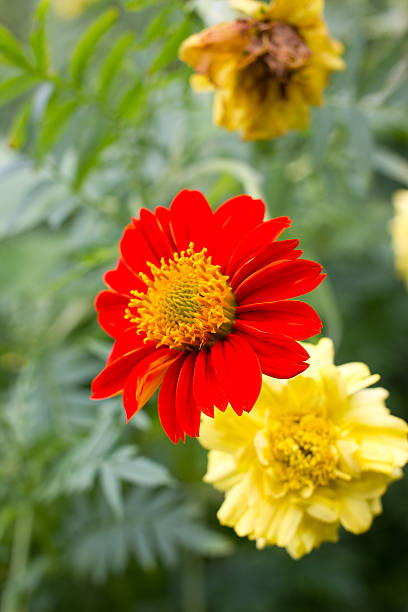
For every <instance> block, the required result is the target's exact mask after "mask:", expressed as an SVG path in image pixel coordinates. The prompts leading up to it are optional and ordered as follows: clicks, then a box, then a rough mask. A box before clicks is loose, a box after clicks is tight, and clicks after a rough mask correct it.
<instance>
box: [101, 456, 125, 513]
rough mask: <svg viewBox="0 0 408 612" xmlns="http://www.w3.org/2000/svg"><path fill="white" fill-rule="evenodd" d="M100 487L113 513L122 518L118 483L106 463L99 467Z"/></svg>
mask: <svg viewBox="0 0 408 612" xmlns="http://www.w3.org/2000/svg"><path fill="white" fill-rule="evenodd" d="M101 486H102V491H103V492H104V495H105V497H106V501H107V502H108V504H109V506H110V507H111V509H112V511H113V513H114V514H115V516H117V517H119V518H121V517H122V516H123V500H122V491H121V486H120V481H119V480H118V478H117V475H116V474H115V472H114V471H113V470H112V467H111V466H110V465H109V464H108V463H104V464H103V465H102V467H101Z"/></svg>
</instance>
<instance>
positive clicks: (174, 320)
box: [125, 242, 235, 349]
mask: <svg viewBox="0 0 408 612" xmlns="http://www.w3.org/2000/svg"><path fill="white" fill-rule="evenodd" d="M206 252H207V249H205V248H204V249H202V251H200V252H199V253H196V252H194V244H193V243H192V242H190V244H189V248H188V249H187V250H186V251H182V252H181V253H180V254H179V253H174V255H173V258H172V259H170V260H169V261H168V263H166V262H165V260H164V259H162V260H161V262H160V264H161V265H160V268H159V267H157V266H155V265H153V264H152V263H150V262H149V263H148V264H147V265H148V266H149V268H150V270H151V272H152V276H153V278H150V277H148V276H146V275H145V274H140V277H141V278H142V280H143V281H144V283H145V284H146V285H147V292H146V293H142V292H139V291H132V292H131V293H132V294H133V295H134V296H135V297H134V298H132V299H131V300H130V302H129V304H128V308H127V309H126V313H125V318H126V319H129V320H130V321H132V322H133V323H136V324H137V326H138V332H139V333H142V332H144V333H145V334H146V341H147V340H151V341H153V342H156V343H157V346H160V345H165V346H169V347H170V348H175V349H194V348H202V347H204V346H211V345H212V344H214V342H215V341H216V339H217V338H219V337H223V336H225V335H226V334H228V333H229V332H230V331H231V327H232V323H233V321H234V317H235V300H234V295H233V293H232V290H231V287H230V285H229V284H228V277H227V276H223V275H222V274H221V272H220V266H215V265H214V264H212V263H211V257H208V256H207V255H206Z"/></svg>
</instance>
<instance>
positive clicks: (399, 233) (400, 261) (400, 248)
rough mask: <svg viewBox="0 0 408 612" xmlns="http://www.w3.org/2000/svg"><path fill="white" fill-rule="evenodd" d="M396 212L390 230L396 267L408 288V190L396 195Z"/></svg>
mask: <svg viewBox="0 0 408 612" xmlns="http://www.w3.org/2000/svg"><path fill="white" fill-rule="evenodd" d="M394 210H395V215H394V218H393V220H392V222H391V228H390V229H391V236H392V246H393V249H394V255H395V267H396V270H397V272H398V274H399V276H401V278H402V279H403V280H404V281H405V284H406V286H407V288H408V189H401V190H400V191H397V192H396V193H395V194H394Z"/></svg>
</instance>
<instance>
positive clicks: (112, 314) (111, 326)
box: [95, 290, 134, 338]
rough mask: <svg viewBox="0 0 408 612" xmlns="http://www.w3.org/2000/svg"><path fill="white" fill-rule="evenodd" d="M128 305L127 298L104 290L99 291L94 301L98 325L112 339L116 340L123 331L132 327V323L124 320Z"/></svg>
mask: <svg viewBox="0 0 408 612" xmlns="http://www.w3.org/2000/svg"><path fill="white" fill-rule="evenodd" d="M128 303H129V298H127V297H124V296H123V295H119V293H116V292H114V291H106V290H105V291H101V293H100V294H99V295H98V296H97V298H96V300H95V308H96V310H97V311H98V322H99V325H100V326H101V327H102V329H103V330H104V331H105V332H106V333H107V334H109V335H110V336H113V338H117V337H118V336H119V335H120V334H123V332H124V331H126V330H128V329H131V328H132V327H134V324H133V323H130V322H129V321H128V319H125V311H126V308H127V306H128Z"/></svg>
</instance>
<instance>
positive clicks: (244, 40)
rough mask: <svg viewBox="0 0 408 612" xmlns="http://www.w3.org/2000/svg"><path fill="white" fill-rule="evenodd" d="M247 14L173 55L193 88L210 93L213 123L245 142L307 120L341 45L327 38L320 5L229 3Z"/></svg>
mask: <svg viewBox="0 0 408 612" xmlns="http://www.w3.org/2000/svg"><path fill="white" fill-rule="evenodd" d="M230 3H231V4H232V5H233V6H235V7H237V8H238V9H240V10H241V11H243V12H245V13H246V14H247V15H249V17H248V18H246V19H237V20H236V21H233V22H229V23H221V24H218V25H215V26H213V27H211V28H208V29H206V30H203V31H202V32H200V33H198V34H193V36H190V37H189V38H187V40H185V41H184V43H183V44H182V45H181V47H180V58H181V59H182V60H183V61H184V62H186V63H187V64H189V65H190V66H192V67H193V68H194V69H195V71H196V73H197V74H195V75H193V77H192V85H193V87H194V88H195V89H196V90H198V91H208V90H209V89H215V100H214V122H215V123H216V124H217V125H220V126H223V127H225V128H227V129H228V130H240V131H242V134H243V137H244V138H245V139H246V140H258V139H264V138H275V137H276V136H281V135H282V134H284V133H285V132H286V131H287V130H289V129H293V128H296V129H302V128H305V127H307V125H308V122H309V106H310V105H320V104H321V103H322V90H323V88H324V87H325V85H326V84H327V81H328V77H329V74H330V72H331V71H332V70H342V69H343V68H344V62H343V60H342V59H341V58H340V54H341V53H342V49H343V47H342V45H341V43H339V42H338V41H336V40H333V39H332V38H330V36H329V33H328V31H327V27H326V24H325V22H324V21H323V18H322V11H323V5H324V1H323V0H275V1H274V2H272V3H271V4H268V3H266V2H256V1H254V0H231V2H230Z"/></svg>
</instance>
